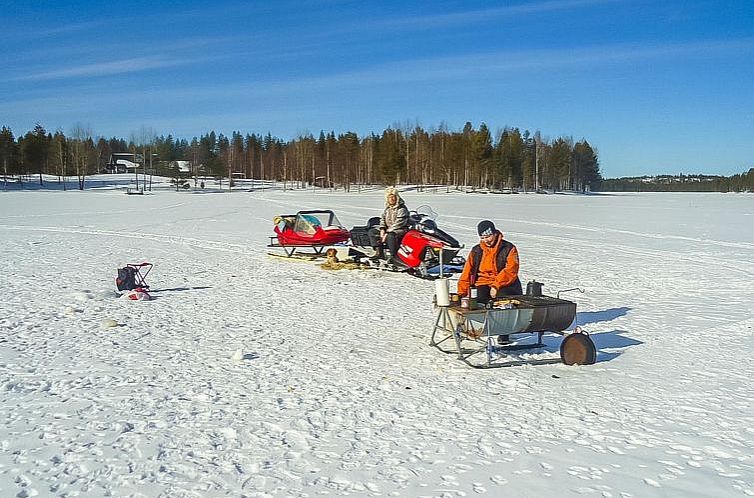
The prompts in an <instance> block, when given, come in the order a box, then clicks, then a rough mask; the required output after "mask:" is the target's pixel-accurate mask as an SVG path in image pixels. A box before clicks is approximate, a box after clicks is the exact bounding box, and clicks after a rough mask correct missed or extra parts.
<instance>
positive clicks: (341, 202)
mask: <svg viewBox="0 0 754 498" xmlns="http://www.w3.org/2000/svg"><path fill="white" fill-rule="evenodd" d="M403 195H404V198H405V199H406V202H407V204H408V205H409V207H410V208H415V207H418V206H419V205H422V204H429V205H431V206H432V207H433V208H434V210H435V211H436V212H438V213H439V214H440V218H439V219H438V225H439V226H440V227H441V228H443V229H445V230H446V231H447V232H449V233H450V234H451V235H453V236H455V237H456V238H458V239H459V240H460V241H461V242H462V243H464V244H466V249H467V250H468V249H469V248H470V247H471V246H472V245H473V244H475V243H476V241H477V237H476V231H475V227H476V224H477V222H478V221H479V220H481V219H484V218H489V219H492V220H493V221H495V223H496V224H497V226H498V228H500V229H501V230H502V231H503V232H504V233H505V235H506V238H507V239H508V240H510V241H511V242H513V243H514V244H516V245H517V246H518V249H519V252H520V254H521V268H522V270H521V277H522V282H523V283H524V285H525V284H526V282H527V281H528V280H532V279H537V280H538V281H541V282H544V284H545V287H544V291H545V293H548V294H551V295H554V294H555V293H556V292H557V291H558V290H561V289H567V288H572V287H581V288H583V289H585V293H583V294H579V293H570V294H568V295H567V296H568V297H569V298H570V299H573V300H574V301H576V302H577V303H578V315H577V324H579V325H581V326H582V327H583V328H584V329H586V330H587V331H588V332H589V333H590V334H592V337H593V338H594V341H595V343H596V344H597V347H598V350H599V352H598V362H597V363H596V364H595V365H591V366H582V367H578V366H574V367H568V366H565V365H562V364H552V365H536V366H535V365H526V366H522V367H511V368H504V369H496V370H487V371H480V370H473V369H471V368H469V367H467V366H465V365H464V364H462V363H460V362H459V361H457V360H456V359H455V358H454V357H453V356H452V355H443V354H441V353H440V352H438V351H437V350H436V349H434V348H431V347H429V346H428V341H429V336H430V332H431V328H432V324H433V320H434V310H433V308H432V303H431V301H432V293H433V290H434V286H433V285H432V283H431V282H426V281H421V280H418V279H414V278H412V277H409V276H407V275H403V274H391V273H381V272H376V271H348V270H343V271H336V272H332V271H331V272H328V271H325V270H322V269H320V268H318V267H317V266H316V265H314V264H311V263H305V262H294V261H284V260H280V259H277V258H270V257H269V256H267V254H266V252H267V250H266V248H265V245H266V243H267V242H268V236H269V235H271V234H272V218H273V217H274V216H275V215H277V214H281V213H292V212H296V211H297V210H300V209H314V208H329V209H332V210H334V211H335V212H336V214H337V215H338V217H339V218H340V220H341V222H343V223H344V224H345V225H346V226H348V227H351V226H353V225H358V224H363V223H364V222H365V221H366V219H367V218H368V217H370V216H375V215H378V214H379V212H380V211H381V208H382V202H383V201H382V193H381V191H379V190H371V191H367V192H362V193H356V192H352V193H349V194H347V193H343V192H339V193H327V192H316V193H314V192H311V191H308V192H306V191H288V192H283V191H277V190H268V191H257V192H243V191H237V192H233V193H232V194H228V193H227V192H226V193H219V192H210V191H205V192H197V193H192V192H171V191H168V190H161V191H159V192H156V193H154V194H153V195H143V196H127V195H123V193H122V192H121V191H116V190H107V189H102V190H89V191H84V192H78V191H72V192H71V191H69V192H47V191H34V192H0V257H2V260H3V261H4V269H3V271H2V273H0V284H2V289H3V291H4V292H3V300H2V303H0V386H1V387H2V389H0V413H2V416H1V417H0V449H2V451H1V452H0V496H18V497H27V496H36V495H39V496H88V497H101V496H134V497H142V496H143V497H152V496H165V497H194V496H196V497H201V496H248V497H252V496H301V497H303V496H320V495H331V496H345V495H350V496H411V497H413V496H449V497H451V496H461V497H462V496H478V495H481V496H576V495H582V494H585V495H591V496H604V497H629V496H634V497H640V496H671V497H694V496H698V497H702V496H705V497H709V496H715V497H722V496H752V495H754V403H753V402H752V400H753V399H754V386H753V385H752V378H754V362H752V360H751V358H752V354H753V353H754V329H753V328H752V327H753V326H754V317H753V316H752V309H754V196H752V195H744V194H616V195H592V196H576V195H481V194H461V193H451V194H446V193H443V192H442V190H441V191H440V192H437V193H431V192H425V193H419V192H416V191H413V190H409V191H406V192H404V194H403ZM465 253H466V251H464V254H465ZM141 261H150V262H152V263H154V265H155V267H154V270H153V272H152V274H151V275H150V278H149V283H150V285H151V286H152V289H153V290H154V292H153V296H154V297H155V298H156V299H155V300H153V301H149V302H134V301H128V300H125V299H121V298H118V297H117V295H116V293H115V292H114V291H115V286H114V278H115V273H116V268H118V267H120V266H123V265H124V264H126V263H138V262H141ZM108 320H114V321H115V322H117V324H118V326H116V327H107V326H106V325H107V322H108ZM559 341H560V338H559V337H558V336H554V335H553V336H547V337H546V342H547V347H546V348H545V349H544V350H540V351H539V352H537V353H534V354H533V357H544V358H547V357H557V356H558V348H557V346H558V344H559ZM238 350H240V351H241V354H240V358H239V355H238V354H237V351H238ZM234 353H235V354H234ZM530 354H531V353H530ZM531 357H532V356H527V355H525V354H524V355H522V358H523V359H526V358H531Z"/></svg>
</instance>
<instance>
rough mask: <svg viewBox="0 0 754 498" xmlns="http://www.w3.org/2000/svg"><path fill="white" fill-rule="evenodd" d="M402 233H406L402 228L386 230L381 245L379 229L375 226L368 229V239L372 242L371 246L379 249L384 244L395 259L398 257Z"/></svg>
mask: <svg viewBox="0 0 754 498" xmlns="http://www.w3.org/2000/svg"><path fill="white" fill-rule="evenodd" d="M404 235H406V232H405V231H403V230H396V231H395V232H388V233H387V237H385V244H384V245H383V244H382V241H381V240H380V229H379V228H377V227H374V228H370V229H369V241H370V242H371V243H372V247H374V248H375V249H377V250H378V251H379V250H380V249H382V248H383V247H384V246H385V245H386V246H387V248H388V250H389V251H390V256H391V257H392V258H396V259H397V258H398V248H399V247H400V246H401V240H402V239H403V236H404Z"/></svg>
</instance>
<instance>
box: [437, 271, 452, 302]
mask: <svg viewBox="0 0 754 498" xmlns="http://www.w3.org/2000/svg"><path fill="white" fill-rule="evenodd" d="M435 297H437V306H450V291H449V288H448V279H447V278H438V279H437V280H435Z"/></svg>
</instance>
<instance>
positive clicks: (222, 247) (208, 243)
mask: <svg viewBox="0 0 754 498" xmlns="http://www.w3.org/2000/svg"><path fill="white" fill-rule="evenodd" d="M0 229H4V230H17V231H29V232H52V233H66V234H71V233H75V234H82V235H97V236H103V237H117V238H128V239H146V240H152V241H157V242H167V243H172V244H182V245H187V246H191V247H196V248H201V249H214V250H218V251H225V252H234V253H239V254H246V255H254V252H253V251H250V249H251V248H252V247H254V246H247V245H244V244H233V243H230V242H217V241H214V240H205V239H195V238H192V237H180V236H176V235H160V234H155V233H138V234H129V233H123V232H116V231H110V230H94V229H77V228H68V227H31V226H12V225H0Z"/></svg>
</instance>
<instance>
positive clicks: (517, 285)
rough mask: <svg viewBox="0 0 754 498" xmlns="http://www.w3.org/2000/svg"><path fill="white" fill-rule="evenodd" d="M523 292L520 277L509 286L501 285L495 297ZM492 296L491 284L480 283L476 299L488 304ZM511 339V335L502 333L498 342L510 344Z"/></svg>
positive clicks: (518, 294)
mask: <svg viewBox="0 0 754 498" xmlns="http://www.w3.org/2000/svg"><path fill="white" fill-rule="evenodd" d="M521 294H523V292H522V289H521V281H520V280H519V279H516V281H515V282H513V283H512V284H511V285H509V286H507V287H500V288H499V289H498V290H497V294H496V295H495V298H496V299H497V298H498V297H503V296H520V295H521ZM491 299H492V298H491V297H490V286H489V285H480V286H479V287H477V288H476V301H477V302H478V303H480V304H487V303H488V302H490V300H491ZM509 341H510V336H508V335H500V336H498V338H497V342H498V344H508V342H509Z"/></svg>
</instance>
